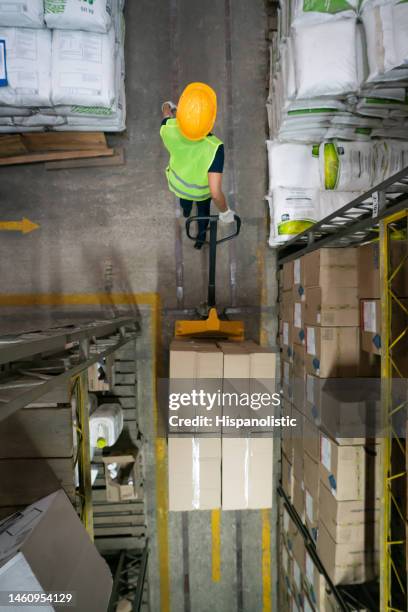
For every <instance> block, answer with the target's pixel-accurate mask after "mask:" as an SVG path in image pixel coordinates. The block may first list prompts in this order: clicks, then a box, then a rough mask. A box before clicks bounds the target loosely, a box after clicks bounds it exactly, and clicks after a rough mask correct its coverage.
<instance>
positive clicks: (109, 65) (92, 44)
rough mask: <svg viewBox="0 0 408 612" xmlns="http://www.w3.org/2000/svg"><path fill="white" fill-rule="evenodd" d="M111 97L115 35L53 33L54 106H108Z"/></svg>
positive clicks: (70, 32)
mask: <svg viewBox="0 0 408 612" xmlns="http://www.w3.org/2000/svg"><path fill="white" fill-rule="evenodd" d="M114 98H115V33H114V31H113V29H111V30H110V32H109V33H108V34H96V33H89V32H80V31H78V32H74V31H68V30H54V32H53V42H52V100H53V104H54V105H59V104H62V105H66V104H75V105H80V106H105V107H109V106H110V105H111V104H112V103H113V101H114Z"/></svg>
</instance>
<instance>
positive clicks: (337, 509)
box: [319, 482, 380, 545]
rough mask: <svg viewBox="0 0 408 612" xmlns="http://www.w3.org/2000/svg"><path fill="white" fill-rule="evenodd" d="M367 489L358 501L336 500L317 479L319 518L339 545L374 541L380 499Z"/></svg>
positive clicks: (362, 543)
mask: <svg viewBox="0 0 408 612" xmlns="http://www.w3.org/2000/svg"><path fill="white" fill-rule="evenodd" d="M369 494H370V491H367V492H366V495H365V496H364V498H363V499H362V500H351V501H338V500H337V499H336V498H335V497H334V496H333V495H332V493H331V491H329V489H328V488H327V487H326V486H324V484H323V483H322V482H320V488H319V521H320V522H322V523H324V526H325V527H326V529H327V531H328V532H329V534H330V537H331V538H332V539H333V540H334V541H335V542H337V543H339V544H348V543H350V542H359V543H360V544H361V545H364V543H365V542H366V541H368V542H370V541H371V542H374V541H378V540H377V539H376V536H377V535H378V526H379V519H380V501H379V499H375V492H374V491H373V492H372V495H371V497H372V498H371V499H370V498H369V497H368V495H369Z"/></svg>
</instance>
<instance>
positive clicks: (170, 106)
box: [162, 100, 177, 117]
mask: <svg viewBox="0 0 408 612" xmlns="http://www.w3.org/2000/svg"><path fill="white" fill-rule="evenodd" d="M176 111H177V106H176V105H175V104H174V102H172V101H171V100H168V101H167V102H163V104H162V113H163V117H175V115H176Z"/></svg>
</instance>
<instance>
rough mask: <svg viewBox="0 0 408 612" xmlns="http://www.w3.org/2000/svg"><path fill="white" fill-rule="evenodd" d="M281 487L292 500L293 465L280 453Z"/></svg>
mask: <svg viewBox="0 0 408 612" xmlns="http://www.w3.org/2000/svg"><path fill="white" fill-rule="evenodd" d="M282 489H283V490H284V491H285V493H286V495H287V496H288V498H289V499H290V500H291V501H292V500H293V467H292V463H291V461H290V460H289V459H288V457H287V456H286V455H285V454H284V453H282Z"/></svg>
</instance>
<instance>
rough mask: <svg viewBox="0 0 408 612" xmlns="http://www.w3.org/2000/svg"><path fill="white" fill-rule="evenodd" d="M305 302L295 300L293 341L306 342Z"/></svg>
mask: <svg viewBox="0 0 408 612" xmlns="http://www.w3.org/2000/svg"><path fill="white" fill-rule="evenodd" d="M305 308H306V304H305V302H301V301H300V300H296V301H294V302H293V343H294V344H300V345H302V344H304V343H305V329H304V321H305Z"/></svg>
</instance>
